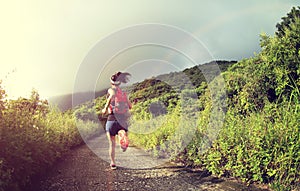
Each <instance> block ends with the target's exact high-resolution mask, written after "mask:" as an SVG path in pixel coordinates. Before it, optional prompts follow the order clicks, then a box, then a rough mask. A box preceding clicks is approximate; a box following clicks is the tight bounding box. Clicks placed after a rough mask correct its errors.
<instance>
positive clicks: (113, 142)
mask: <svg viewBox="0 0 300 191" xmlns="http://www.w3.org/2000/svg"><path fill="white" fill-rule="evenodd" d="M106 135H107V138H108V142H109V151H108V153H109V156H110V164H111V165H112V164H116V161H115V148H116V138H115V136H110V134H109V132H107V133H106Z"/></svg>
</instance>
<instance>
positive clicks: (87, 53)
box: [0, 0, 299, 98]
mask: <svg viewBox="0 0 300 191" xmlns="http://www.w3.org/2000/svg"><path fill="white" fill-rule="evenodd" d="M293 6H299V5H298V4H297V3H296V1H295V0H285V1H281V0H264V1H261V0H251V1H239V0H228V1H223V0H189V1H183V0H180V1H172V0H164V1H160V0H151V1H150V0H149V1H148V0H147V1H146V0H145V1H140V0H128V1H111V2H109V1H104V0H103V1H101V0H98V1H96V0H64V1H60V0H51V1H41V0H26V1H22V0H10V1H4V2H2V4H1V7H0V23H1V33H0V34H1V35H0V41H1V43H0V50H1V57H0V62H1V70H0V79H1V80H2V86H4V89H5V90H6V92H7V94H8V96H9V97H11V98H18V97H19V96H22V97H28V96H29V95H30V92H31V90H32V89H33V88H34V89H36V90H37V91H38V92H39V93H40V95H41V97H43V98H49V97H51V96H54V95H61V94H66V93H72V92H73V91H74V86H76V87H75V89H76V91H86V90H87V89H89V88H90V86H89V85H87V84H85V83H87V82H85V76H86V79H88V77H89V76H90V74H91V72H94V73H95V71H97V72H98V70H99V72H98V73H99V76H97V81H95V82H93V85H92V87H94V88H98V86H99V84H101V83H102V84H103V85H107V84H108V80H107V81H105V80H104V79H107V78H106V75H107V76H108V75H110V74H111V73H112V71H117V70H119V69H120V68H121V69H122V70H128V71H130V72H131V73H132V74H133V77H132V78H133V81H135V80H139V79H141V78H143V77H149V76H153V75H155V74H160V73H165V72H169V71H174V70H181V69H182V68H184V67H185V66H186V65H184V64H182V63H183V62H185V60H186V57H185V56H184V54H183V53H180V52H179V53H178V52H176V51H174V49H171V48H168V47H164V46H162V47H159V46H155V45H156V44H155V43H157V42H156V40H154V41H155V43H154V45H149V44H148V45H145V46H134V47H131V45H130V44H126V43H129V41H130V42H131V41H134V40H136V39H139V38H140V36H143V35H145V36H146V35H149V34H150V35H154V34H155V35H157V37H158V38H161V36H159V34H160V33H164V32H165V31H164V32H162V31H160V29H159V30H157V31H156V30H152V31H151V32H149V30H146V29H147V27H146V28H145V31H143V32H142V33H141V34H140V33H139V32H141V31H139V30H138V31H135V33H132V34H131V36H130V37H129V40H128V41H126V43H125V44H122V43H124V42H123V40H119V41H118V40H116V41H114V40H112V39H118V38H122V37H124V38H127V37H128V36H126V34H125V33H126V29H127V28H129V29H130V30H131V29H132V28H133V30H135V29H134V26H140V25H143V24H149V23H151V24H157V25H159V26H161V25H165V26H168V27H169V28H170V27H171V28H172V30H173V31H175V32H176V31H184V33H185V34H189V35H190V36H193V37H195V38H197V40H198V41H199V42H201V44H202V46H203V48H204V49H205V51H206V53H205V54H206V56H203V62H204V61H207V60H209V58H211V59H222V60H240V59H242V58H248V57H251V56H252V55H253V54H254V53H255V52H259V51H260V48H259V34H261V33H262V32H265V33H267V34H268V35H273V34H274V31H275V30H276V27H275V25H276V23H278V22H280V21H281V17H283V16H285V15H286V14H287V13H288V12H289V11H290V9H291V8H292V7H293ZM124 29H125V30H124ZM124 31H125V32H124ZM156 33H158V34H156ZM116 34H117V35H116ZM114 35H116V38H112V37H114ZM155 35H154V36H155ZM164 35H166V34H165V33H164ZM171 37H172V38H173V39H174V42H176V41H178V40H182V39H177V38H176V35H174V36H172V35H171ZM143 38H146V37H143ZM103 39H109V40H108V41H106V42H104V41H103ZM142 40H143V39H142ZM160 40H161V41H163V40H164V39H160ZM101 43H102V45H103V44H105V43H106V44H105V46H103V47H107V49H104V48H103V47H102V49H101V48H99V47H101ZM120 44H121V45H120ZM181 44H183V43H181ZM115 46H121V48H123V51H121V52H120V51H117V50H116V49H114V47H115ZM126 46H128V47H126ZM185 46H187V47H188V46H189V41H187V43H185ZM97 47H98V48H97ZM191 49H192V48H191ZM97 51H98V52H97ZM109 51H110V54H108V53H107V52H109ZM113 51H117V52H113ZM191 51H196V50H195V49H192V50H191ZM205 51H204V52H205ZM91 52H93V54H95V55H96V54H97V55H103V54H107V55H113V56H111V57H107V58H106V60H104V61H105V62H102V61H103V60H102V61H101V60H99V59H100V58H98V57H95V56H93V54H91ZM170 55H173V56H170ZM207 55H208V56H207ZM171 57H172V58H171ZM204 57H205V58H204ZM97 59H98V60H97ZM123 61H124V62H123ZM86 62H93V63H94V64H92V65H88V64H86ZM122 62H123V65H122V67H121V66H120V67H118V64H122ZM124 63H125V65H124ZM87 66H88V67H89V68H88V69H87V68H86V67H87ZM104 74H105V75H104ZM78 76H79V77H78ZM103 76H105V78H104V77H103ZM99 79H100V80H99ZM76 81H77V82H76ZM78 81H80V83H78ZM88 83H90V82H88ZM78 84H80V85H78ZM86 87H89V88H86ZM99 87H100V86H99Z"/></svg>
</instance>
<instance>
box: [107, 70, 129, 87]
mask: <svg viewBox="0 0 300 191" xmlns="http://www.w3.org/2000/svg"><path fill="white" fill-rule="evenodd" d="M129 76H131V74H129V73H127V72H124V73H123V72H116V73H115V74H114V75H112V76H111V78H110V82H111V84H112V85H117V86H118V85H120V84H121V83H127V82H128V81H129Z"/></svg>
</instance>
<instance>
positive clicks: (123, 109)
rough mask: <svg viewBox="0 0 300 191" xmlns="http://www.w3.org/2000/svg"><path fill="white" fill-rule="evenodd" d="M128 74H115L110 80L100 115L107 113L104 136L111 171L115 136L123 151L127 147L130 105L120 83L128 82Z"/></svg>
mask: <svg viewBox="0 0 300 191" xmlns="http://www.w3.org/2000/svg"><path fill="white" fill-rule="evenodd" d="M129 76H131V75H130V74H129V73H127V72H126V73H122V72H117V73H115V74H114V75H112V76H111V78H110V83H111V88H109V89H108V94H107V100H106V104H105V106H104V108H103V109H102V113H103V114H105V113H106V112H108V118H107V122H106V128H105V129H106V135H107V138H108V141H109V156H110V160H111V162H110V166H111V169H116V161H115V147H116V137H115V136H116V135H118V138H119V141H120V145H121V148H122V150H123V151H126V149H127V147H128V137H127V131H128V122H127V120H128V116H129V109H131V107H132V104H131V102H130V101H129V99H128V97H127V95H126V93H125V92H123V91H122V90H121V88H120V85H121V83H127V82H128V81H129V79H128V78H129Z"/></svg>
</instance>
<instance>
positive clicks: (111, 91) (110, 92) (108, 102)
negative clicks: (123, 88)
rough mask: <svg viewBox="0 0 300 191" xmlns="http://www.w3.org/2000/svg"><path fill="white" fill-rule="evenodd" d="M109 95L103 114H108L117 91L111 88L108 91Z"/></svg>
mask: <svg viewBox="0 0 300 191" xmlns="http://www.w3.org/2000/svg"><path fill="white" fill-rule="evenodd" d="M108 95H109V96H108V98H107V100H106V104H105V106H104V108H103V109H102V113H106V111H107V109H108V107H109V104H110V102H111V99H112V97H113V96H114V95H115V91H114V90H113V89H111V88H109V89H108Z"/></svg>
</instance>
